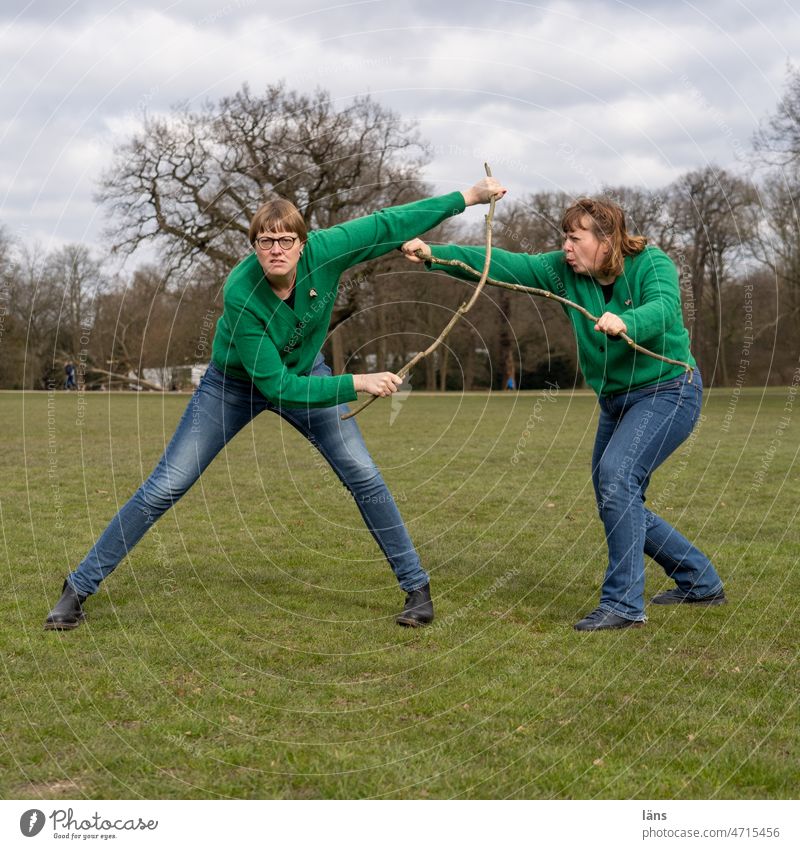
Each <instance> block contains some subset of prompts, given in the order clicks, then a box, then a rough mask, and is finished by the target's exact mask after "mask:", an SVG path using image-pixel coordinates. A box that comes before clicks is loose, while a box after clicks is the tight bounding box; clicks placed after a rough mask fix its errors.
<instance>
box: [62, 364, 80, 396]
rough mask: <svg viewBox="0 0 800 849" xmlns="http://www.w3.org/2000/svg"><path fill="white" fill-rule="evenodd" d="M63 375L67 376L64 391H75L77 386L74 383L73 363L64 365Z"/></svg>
mask: <svg viewBox="0 0 800 849" xmlns="http://www.w3.org/2000/svg"><path fill="white" fill-rule="evenodd" d="M64 374H66V376H67V378H66V380H65V381H64V389H67V390H69V389H77V388H78V384H77V383H75V364H74V363H73V362H68V363H65V364H64Z"/></svg>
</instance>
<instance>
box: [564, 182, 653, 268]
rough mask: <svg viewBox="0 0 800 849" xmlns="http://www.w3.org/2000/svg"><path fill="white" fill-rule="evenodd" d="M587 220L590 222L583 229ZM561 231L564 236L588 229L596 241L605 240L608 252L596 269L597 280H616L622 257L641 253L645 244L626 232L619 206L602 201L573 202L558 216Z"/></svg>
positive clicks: (590, 199)
mask: <svg viewBox="0 0 800 849" xmlns="http://www.w3.org/2000/svg"><path fill="white" fill-rule="evenodd" d="M587 218H588V219H589V221H590V222H591V223H590V224H589V226H588V227H584V221H585V219H587ZM561 229H562V230H563V231H564V232H565V233H568V232H569V231H570V230H577V229H586V230H591V232H592V233H594V235H595V236H597V238H598V239H606V240H607V241H608V243H609V245H610V246H611V250H610V251H609V252H608V256H607V257H606V258H605V260H604V261H603V264H602V266H601V267H600V268H598V269H597V274H598V275H599V276H600V277H618V276H619V275H620V274H622V269H623V267H624V265H625V257H626V256H633V255H634V254H638V253H641V252H642V251H643V250H644V248H645V245H646V244H647V239H646V238H645V237H644V236H633V235H631V234H630V233H629V232H628V229H627V227H626V225H625V213H624V212H623V211H622V207H621V206H619V205H618V204H616V203H614V202H613V201H611V200H606V199H602V198H601V199H595V198H580V200H576V201H575V203H573V204H572V206H570V207H569V209H568V210H567V211H566V212H565V213H564V215H563V216H562V218H561Z"/></svg>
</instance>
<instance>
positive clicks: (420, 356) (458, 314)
mask: <svg viewBox="0 0 800 849" xmlns="http://www.w3.org/2000/svg"><path fill="white" fill-rule="evenodd" d="M483 167H484V168H485V169H486V176H487V177H491V176H492V169H491V168H490V167H489V165H488V163H484V165H483ZM496 201H497V198H495V197H491V198H490V199H489V212H488V213H487V214H486V259H485V261H484V263H483V271H482V272H476V274H477V276H478V277H479V278H480V280H479V282H478V285H477V286H476V287H475V291H474V292H473V293H472V297H471V298H470V299H469V300H468V301H465V302H464V303H463V304H461V306H460V307H459V308H458V309H457V310H456V311H455V312H454V313H453V315H452V317H451V318H450V321H448V322H447V324H446V325H445V328H444V330H442V332H441V333H440V334H439V336H438V337H437V338H436V339H435V340H434V341H433V342H432V343H431V344H430V345H428V347H427V348H426V349H425V350H424V351H419V353H417V354H416V355H415V356H414V357H413V358H412V359H411V360H409V361H408V362H407V363H406V364H405V365H404V366H403V367H402V368H401V369H400V371H398V372H397V376H398V377H405V376H406V375H407V374H408V373H409V372H410V371H411V369H413V368H414V366H415V365H416V364H417V363H418V362H420V361H421V360H424V359H425V358H426V357H429V356H430V355H431V354H432V353H433V352H434V351H435V350H436V349H437V348H438V347H439V346H440V345H441V344H442V342H444V340H445V339H446V338H447V334H448V333H450V331H451V330H452V329H453V328H454V327H455V326H456V324H458V322H459V321H460V320H461V319H462V318H463V316H465V315H466V314H467V313H468V312H469V311H470V310H471V309H472V305H473V304H474V303H475V301H477V300H478V298H479V296H480V294H481V292H482V291H483V287H484V286H485V285H486V281H487V279H488V278H489V265H490V264H491V261H492V219H493V218H494V207H495V203H496ZM470 270H471V271H474V269H470ZM378 397H380V396H378V395H372V396H371V397H369V398H368V399H367V400H366V401H364V402H363V403H362V404H359V406H358V407H356V408H355V409H354V410H351V411H350V412H349V413H345V414H344V415H343V416H342V417H341V418H342V421H345V419H350V418H352V417H353V416H357V415H358V414H359V413H360V412H361V411H362V410H366V408H367V407H369V405H370V404H371V403H372V402H373V401H375V400H376V399H377V398H378ZM387 397H391V396H387Z"/></svg>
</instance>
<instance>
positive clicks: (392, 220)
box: [211, 192, 464, 408]
mask: <svg viewBox="0 0 800 849" xmlns="http://www.w3.org/2000/svg"><path fill="white" fill-rule="evenodd" d="M463 211H464V197H463V195H462V194H461V192H452V193H451V194H448V195H442V196H441V197H436V198H428V199H426V200H421V201H417V202H416V203H409V204H406V205H404V206H394V207H390V208H388V209H384V210H381V211H380V212H375V213H373V214H372V215H367V216H365V217H364V218H358V219H356V220H355V221H349V222H347V223H346V224H340V225H337V226H335V227H329V228H328V229H326V230H315V231H312V232H311V233H309V234H308V242H307V243H306V246H305V249H304V250H303V254H302V256H301V257H300V262H299V263H298V265H297V280H296V283H295V300H294V309H292V308H291V307H289V306H288V305H287V304H285V303H284V302H283V301H282V300H281V299H280V298H279V297H278V296H277V295H276V294H275V292H274V291H273V290H272V287H271V286H270V285H269V282H268V281H267V279H266V278H265V277H264V272H263V270H262V268H261V266H260V265H259V263H258V259H257V257H256V255H255V254H254V253H252V254H250V255H249V256H248V257H247V258H246V259H244V260H243V261H242V262H240V263H239V264H238V265H237V266H236V267H235V268H234V269H233V271H231V273H230V275H229V277H228V280H227V282H226V283H225V288H224V290H223V291H224V306H223V312H222V316H221V317H220V319H219V321H218V322H217V330H216V334H215V336H214V345H213V348H212V352H211V359H212V361H213V363H214V365H215V366H216V367H217V368H218V369H220V370H221V371H223V372H224V373H225V374H226V375H229V376H231V377H236V378H239V379H241V380H251V381H252V382H253V383H254V384H255V386H256V388H257V389H258V391H259V392H260V393H261V394H262V395H263V396H264V397H265V398H266V399H267V400H268V401H271V402H272V403H273V404H275V405H276V406H280V407H286V408H303V407H331V406H334V405H336V404H342V403H345V402H347V401H354V400H355V398H356V392H355V390H354V388H353V375H351V374H342V375H338V376H331V377H317V376H314V377H310V376H309V373H310V372H311V368H312V366H313V364H314V360H315V359H316V356H317V354H318V353H319V351H320V349H321V348H322V344H323V342H324V341H325V337H326V335H327V332H328V325H329V324H330V320H331V313H332V312H333V306H334V302H335V301H336V295H337V292H338V290H339V277H340V275H341V274H342V272H344V271H345V269H347V268H349V267H350V266H352V265H356V264H357V263H359V262H364V261H366V260H370V259H375V257H379V256H382V255H383V254H386V253H389V251H391V250H394V249H395V248H399V247H400V245H402V243H403V242H405V241H407V240H408V239H413V238H414V237H415V236H418V235H419V234H420V233H424V232H425V231H426V230H430V229H431V228H432V227H435V226H436V225H437V224H440V223H441V222H442V221H444V220H445V219H446V218H449V217H450V216H451V215H457V214H459V213H461V212H463Z"/></svg>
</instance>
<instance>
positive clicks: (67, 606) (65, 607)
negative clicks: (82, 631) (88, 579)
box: [44, 581, 86, 631]
mask: <svg viewBox="0 0 800 849" xmlns="http://www.w3.org/2000/svg"><path fill="white" fill-rule="evenodd" d="M84 601H86V596H85V595H78V593H76V592H75V590H73V589H72V587H71V586H70V585H69V584H68V583H67V582H66V581H64V587H63V592H62V593H61V598H60V599H59V600H58V603H57V604H56V606H55V607H54V608H53V609H52V610H51V611H50V613H48V614H47V619H46V620H45V623H44V628H45V631H69V630H71V629H72V628H77V627H78V625H80V624H81V622H82V621H83V618H84V613H83V608H82V607H81V605H82V604H83V602H84Z"/></svg>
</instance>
